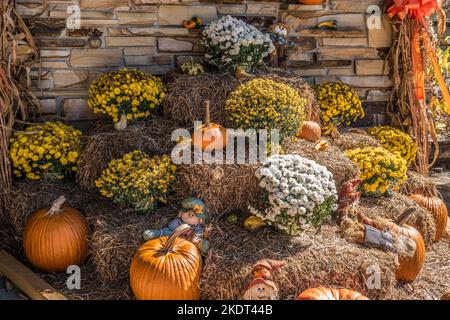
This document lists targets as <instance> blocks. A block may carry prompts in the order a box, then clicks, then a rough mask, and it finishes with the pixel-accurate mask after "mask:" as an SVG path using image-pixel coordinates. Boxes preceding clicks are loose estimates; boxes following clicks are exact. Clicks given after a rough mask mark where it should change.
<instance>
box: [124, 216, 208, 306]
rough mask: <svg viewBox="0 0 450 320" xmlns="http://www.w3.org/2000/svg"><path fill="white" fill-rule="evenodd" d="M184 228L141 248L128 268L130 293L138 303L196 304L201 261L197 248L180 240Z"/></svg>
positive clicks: (185, 225)
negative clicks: (163, 301)
mask: <svg viewBox="0 0 450 320" xmlns="http://www.w3.org/2000/svg"><path fill="white" fill-rule="evenodd" d="M190 229H191V227H190V226H189V225H187V224H183V225H181V226H179V227H178V228H176V229H175V231H174V233H173V234H172V235H171V236H170V237H161V238H157V239H153V240H150V241H148V242H147V243H145V244H144V245H142V246H141V247H140V248H139V250H138V252H137V253H136V255H135V256H134V258H133V261H132V263H131V268H130V285H131V290H132V291H133V293H134V295H135V296H136V298H137V299H138V300H199V299H200V287H199V281H200V276H201V270H202V258H201V256H200V252H199V250H198V249H197V247H196V246H195V245H194V244H193V243H192V242H190V241H187V240H184V239H181V238H179V236H181V235H182V234H183V233H185V232H187V231H189V230H190Z"/></svg>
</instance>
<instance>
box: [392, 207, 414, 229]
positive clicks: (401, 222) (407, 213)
mask: <svg viewBox="0 0 450 320" xmlns="http://www.w3.org/2000/svg"><path fill="white" fill-rule="evenodd" d="M415 211H416V208H408V209H406V210H405V211H404V212H403V213H402V214H401V215H399V216H398V218H397V219H396V220H395V224H397V225H399V226H402V225H404V224H405V223H406V222H407V221H408V220H409V219H410V218H411V214H413V213H414V212H415Z"/></svg>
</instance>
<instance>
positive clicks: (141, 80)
mask: <svg viewBox="0 0 450 320" xmlns="http://www.w3.org/2000/svg"><path fill="white" fill-rule="evenodd" d="M163 100H164V90H163V84H162V82H161V80H160V79H159V78H157V77H154V76H152V75H150V74H147V73H144V72H142V71H138V70H135V69H131V70H129V69H122V70H118V71H114V72H109V73H105V74H103V75H102V76H100V77H99V78H98V79H97V80H95V81H93V82H92V83H91V86H90V88H89V101H88V105H89V107H90V108H92V109H93V110H94V112H95V113H103V114H106V115H109V116H110V117H111V118H112V119H113V121H114V122H118V121H119V120H121V119H122V120H123V119H125V120H132V119H145V118H148V117H150V116H151V114H152V112H153V110H154V109H155V108H156V107H158V106H159V105H160V104H161V103H162V101H163Z"/></svg>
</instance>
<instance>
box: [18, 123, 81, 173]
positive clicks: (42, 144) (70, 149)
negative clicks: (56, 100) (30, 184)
mask: <svg viewBox="0 0 450 320" xmlns="http://www.w3.org/2000/svg"><path fill="white" fill-rule="evenodd" d="M80 136H81V131H78V130H76V129H75V128H73V127H71V126H69V125H66V124H64V123H61V122H46V123H43V124H38V125H33V126H29V127H27V128H26V129H25V131H21V132H16V133H15V134H14V136H13V137H12V138H11V145H10V150H9V155H10V158H11V160H12V165H13V173H14V175H15V176H16V177H24V176H25V177H26V178H28V179H30V180H40V179H42V178H46V179H51V180H61V179H64V178H66V177H68V176H69V175H70V174H71V173H73V172H76V171H77V169H78V168H77V162H78V152H79V151H80V149H81V140H80Z"/></svg>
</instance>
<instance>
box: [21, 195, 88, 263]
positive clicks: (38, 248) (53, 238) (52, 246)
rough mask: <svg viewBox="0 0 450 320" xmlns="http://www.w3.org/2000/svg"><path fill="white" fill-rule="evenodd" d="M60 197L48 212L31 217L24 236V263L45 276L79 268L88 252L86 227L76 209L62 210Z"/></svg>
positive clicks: (41, 212) (39, 212)
mask: <svg viewBox="0 0 450 320" xmlns="http://www.w3.org/2000/svg"><path fill="white" fill-rule="evenodd" d="M65 201H66V199H65V197H64V196H61V197H59V198H58V199H57V200H56V201H55V202H54V203H53V205H52V207H51V208H50V209H42V210H39V211H37V212H35V213H33V214H32V215H31V217H30V218H29V219H28V221H27V223H26V226H25V231H24V233H23V249H24V251H25V255H26V257H27V259H28V260H29V261H30V262H31V263H32V264H33V265H34V266H35V267H36V268H38V269H40V270H42V271H46V272H66V271H67V267H69V266H71V265H81V264H82V263H83V262H84V259H85V258H86V255H87V251H88V242H87V238H88V226H87V223H86V219H85V218H84V216H83V215H82V214H81V213H80V212H79V211H78V210H76V209H73V208H69V207H62V205H63V204H64V202H65Z"/></svg>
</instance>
